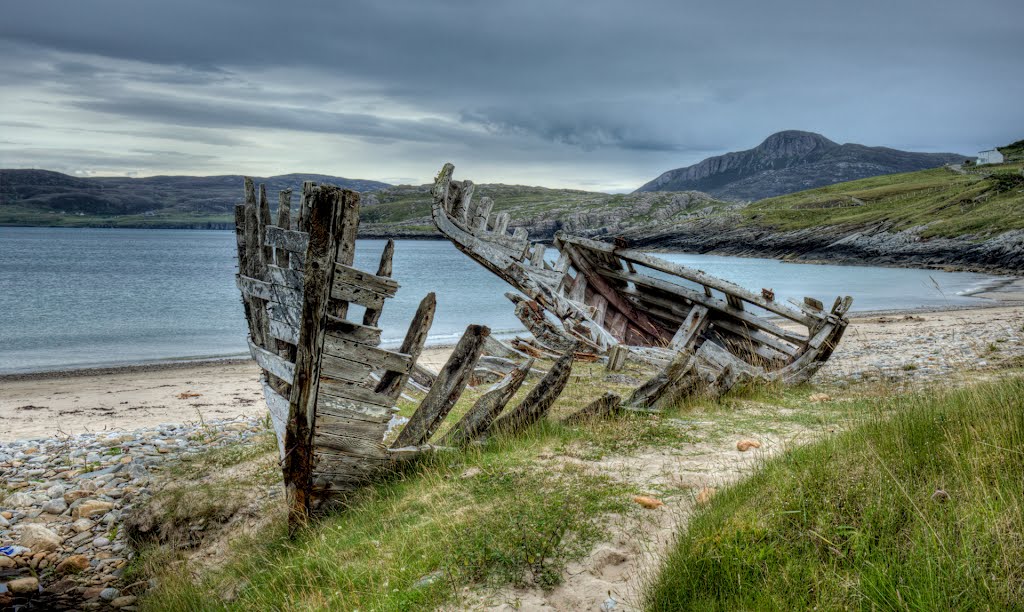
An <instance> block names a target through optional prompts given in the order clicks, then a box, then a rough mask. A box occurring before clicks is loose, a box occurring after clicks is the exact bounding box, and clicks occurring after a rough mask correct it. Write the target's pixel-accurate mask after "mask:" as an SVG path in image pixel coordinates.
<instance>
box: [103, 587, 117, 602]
mask: <svg viewBox="0 0 1024 612" xmlns="http://www.w3.org/2000/svg"><path fill="white" fill-rule="evenodd" d="M120 596H121V591H118V590H117V589H115V588H114V587H107V588H105V589H103V590H102V591H100V599H102V600H103V601H114V600H115V599H117V598H118V597H120Z"/></svg>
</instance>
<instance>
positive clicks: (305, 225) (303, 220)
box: [282, 181, 316, 234]
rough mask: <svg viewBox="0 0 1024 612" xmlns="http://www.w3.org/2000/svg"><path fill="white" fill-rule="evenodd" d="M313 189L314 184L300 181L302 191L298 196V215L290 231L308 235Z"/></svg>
mask: <svg viewBox="0 0 1024 612" xmlns="http://www.w3.org/2000/svg"><path fill="white" fill-rule="evenodd" d="M315 188H316V183H315V182H313V181H302V191H301V192H300V194H299V214H298V216H297V217H296V219H295V224H294V226H293V227H292V228H291V229H294V230H297V231H300V232H303V233H307V234H308V233H309V204H310V202H311V201H312V194H313V189H315ZM282 227H284V226H282ZM285 229H287V228H285Z"/></svg>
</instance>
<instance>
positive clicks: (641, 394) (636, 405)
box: [626, 342, 710, 410]
mask: <svg viewBox="0 0 1024 612" xmlns="http://www.w3.org/2000/svg"><path fill="white" fill-rule="evenodd" d="M705 344H710V343H707V342H706V343H705ZM696 361H697V360H696V358H695V357H694V354H693V351H690V350H681V351H679V352H678V353H676V354H675V356H674V357H673V358H672V361H670V362H669V364H668V365H667V366H665V369H663V370H662V371H661V372H658V373H657V374H656V375H654V376H653V377H651V378H650V379H648V380H647V381H646V382H644V384H642V385H640V387H638V388H637V389H635V390H634V391H633V393H632V395H630V397H629V400H627V401H626V406H628V407H629V408H631V409H639V410H650V409H654V408H656V407H657V406H658V405H659V402H660V403H661V404H666V403H669V402H671V401H672V400H674V399H675V398H677V397H679V396H681V395H683V394H686V393H689V392H691V391H692V390H693V389H694V388H696V386H697V385H699V384H700V378H699V377H698V376H697V363H696Z"/></svg>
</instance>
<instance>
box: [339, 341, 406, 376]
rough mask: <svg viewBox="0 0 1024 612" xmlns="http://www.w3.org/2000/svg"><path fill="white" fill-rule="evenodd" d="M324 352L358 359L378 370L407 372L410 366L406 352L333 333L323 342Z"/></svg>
mask: <svg viewBox="0 0 1024 612" xmlns="http://www.w3.org/2000/svg"><path fill="white" fill-rule="evenodd" d="M324 354H325V355H334V356H336V357H341V358H342V359H348V360H351V361H359V362H361V363H365V364H366V365H368V366H370V367H371V368H373V369H379V370H391V371H394V372H404V373H408V372H409V369H410V368H412V357H411V356H409V355H408V354H406V353H398V352H395V351H389V350H386V349H382V348H378V347H375V346H368V345H366V344H362V343H359V342H352V341H351V340H345V339H342V338H338V337H335V336H333V335H332V336H330V337H328V338H327V339H326V340H325V342H324Z"/></svg>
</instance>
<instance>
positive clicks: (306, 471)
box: [281, 187, 359, 533]
mask: <svg viewBox="0 0 1024 612" xmlns="http://www.w3.org/2000/svg"><path fill="white" fill-rule="evenodd" d="M308 203H309V216H308V218H306V219H305V220H304V221H305V222H306V223H307V224H308V229H309V234H308V239H307V242H308V249H307V250H306V258H305V260H306V270H305V273H304V278H303V302H302V326H301V327H300V328H299V344H298V348H297V352H296V360H295V361H296V363H295V376H294V380H293V383H292V391H291V398H290V408H289V415H288V429H287V431H286V435H285V458H284V482H285V487H286V490H287V493H288V506H289V526H290V528H291V530H292V533H294V532H295V529H296V528H297V527H299V526H300V525H302V524H304V523H305V521H306V517H308V516H309V512H310V510H311V504H312V501H313V498H312V496H311V493H312V490H311V489H312V478H311V474H312V469H313V448H314V447H313V429H314V423H315V419H316V403H317V396H318V394H319V381H320V352H321V347H322V346H323V344H324V336H325V333H326V329H325V325H324V321H325V319H326V316H327V308H328V301H329V295H330V287H331V275H332V274H333V271H334V266H333V263H334V262H335V261H336V260H337V257H338V242H337V239H336V236H337V235H338V234H339V233H340V232H341V230H342V228H341V227H340V226H341V225H342V224H343V223H344V221H343V220H344V218H345V217H344V215H343V211H344V210H345V204H348V206H349V207H352V206H354V207H355V208H356V209H357V210H358V207H359V194H358V193H355V192H352V191H347V190H346V191H343V190H341V189H338V188H336V187H322V188H320V189H317V190H311V191H310V193H309V197H308ZM281 231H282V232H283V231H285V230H281ZM289 250H290V249H289Z"/></svg>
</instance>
